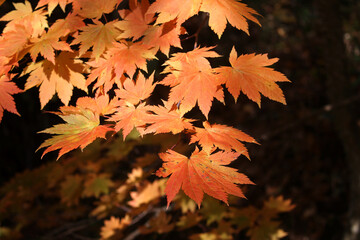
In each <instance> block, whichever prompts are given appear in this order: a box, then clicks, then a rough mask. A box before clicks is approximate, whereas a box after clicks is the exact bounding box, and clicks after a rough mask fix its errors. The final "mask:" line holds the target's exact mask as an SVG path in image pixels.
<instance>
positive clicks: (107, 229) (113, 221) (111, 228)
mask: <svg viewBox="0 0 360 240" xmlns="http://www.w3.org/2000/svg"><path fill="white" fill-rule="evenodd" d="M130 223H131V218H130V216H129V215H126V216H125V217H123V218H122V219H119V218H116V217H114V216H112V217H111V218H110V219H109V220H105V221H104V226H103V227H102V228H101V232H100V235H101V239H109V238H111V237H113V236H114V235H115V234H116V231H117V230H121V229H123V228H125V227H126V226H127V225H129V224H130Z"/></svg>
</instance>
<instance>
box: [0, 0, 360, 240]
mask: <svg viewBox="0 0 360 240" xmlns="http://www.w3.org/2000/svg"><path fill="white" fill-rule="evenodd" d="M245 2H246V3H247V4H249V6H250V7H252V8H254V9H256V10H257V11H258V12H259V13H260V14H261V15H262V17H260V18H259V19H260V22H261V24H262V27H261V28H260V27H258V26H257V25H255V24H252V23H251V24H250V36H247V35H246V34H245V33H243V32H240V31H238V30H235V29H233V28H231V27H229V26H228V28H227V30H226V31H225V33H224V35H223V37H222V38H221V40H220V42H219V41H218V40H217V37H216V35H215V34H214V33H213V32H212V31H211V30H210V29H209V28H208V27H206V26H205V27H202V28H201V30H200V34H199V44H200V45H201V46H212V45H216V44H217V48H216V51H217V52H218V53H220V54H223V55H224V56H228V54H229V53H230V50H231V48H232V46H234V45H235V46H236V49H237V51H238V53H239V54H241V53H253V52H256V53H269V57H278V58H279V59H280V60H279V62H278V63H276V64H275V65H274V68H275V69H276V70H277V71H280V72H282V73H284V74H285V75H286V76H287V77H288V78H289V79H290V80H291V81H292V83H281V84H280V86H281V88H282V89H283V90H284V94H285V96H286V99H287V103H288V104H287V106H284V105H282V104H279V103H276V102H272V101H270V100H268V99H266V98H263V99H262V100H263V101H262V106H261V109H259V108H258V106H257V105H256V104H255V103H253V102H250V101H249V100H248V99H247V98H246V97H245V96H241V97H240V98H239V100H238V102H237V103H234V101H233V99H232V98H231V97H230V96H229V94H227V97H226V103H227V105H226V106H225V107H224V106H223V105H222V104H220V103H215V105H214V109H213V110H212V111H211V112H210V117H209V119H210V121H211V122H212V123H215V122H216V123H220V124H228V125H231V126H234V127H237V128H239V129H241V130H243V131H245V132H246V133H248V134H250V135H251V136H253V137H254V138H255V139H256V140H257V141H258V142H259V143H260V144H261V145H247V146H248V147H249V152H250V156H251V159H252V161H251V162H247V161H241V166H240V168H242V169H244V170H242V169H241V172H244V173H245V174H246V175H248V176H249V177H250V178H251V179H252V180H253V181H254V182H255V183H256V186H255V187H251V188H250V190H249V191H248V193H247V198H248V199H249V201H250V202H254V203H256V202H259V203H260V202H261V201H262V200H263V199H266V198H267V196H270V195H283V196H284V197H285V198H290V199H291V200H292V202H293V203H294V204H295V205H296V208H295V209H294V210H293V211H292V212H290V213H288V214H286V216H285V217H284V218H285V221H284V225H285V227H284V229H285V231H287V232H288V233H289V236H288V238H289V239H295V240H298V239H299V240H306V239H324V240H325V239H326V240H329V239H345V237H344V236H349V238H348V239H360V238H359V235H358V234H351V233H349V231H348V229H349V228H351V226H354V225H353V223H354V221H356V220H360V174H359V172H360V141H359V136H360V135H359V126H360V118H359V116H360V115H359V111H360V108H359V107H358V106H359V102H360V95H359V90H360V74H359V73H360V14H359V13H360V2H359V1H356V0H341V1H340V0H314V1H310V0H267V1H245ZM10 9H12V7H11V4H10V1H7V2H6V3H4V4H3V6H1V16H2V15H4V13H5V12H8V11H9V10H10ZM57 10H58V9H57ZM202 17H203V16H197V17H194V18H192V19H190V20H189V22H188V23H187V24H186V25H185V26H186V27H187V30H188V32H189V34H192V33H193V32H196V31H197V30H198V28H197V27H198V26H199V25H200V24H199V22H201V19H202ZM2 24H4V23H2ZM192 41H193V40H191V39H190V40H188V41H185V42H184V48H185V49H186V48H189V49H190V48H191V47H192V46H193V44H194V42H192ZM214 64H215V65H216V64H218V63H217V62H214ZM24 80H25V79H18V80H16V82H17V84H18V86H19V87H21V88H23V85H24ZM78 94H80V92H79V93H77V92H76V91H75V93H74V96H75V97H76V96H78ZM75 97H74V98H73V100H72V101H74V99H75ZM15 101H16V105H17V108H18V111H19V113H20V114H21V117H18V116H16V115H14V114H10V113H8V112H5V113H4V118H3V120H2V122H1V124H0V156H1V157H0V158H1V160H0V161H1V162H0V163H1V165H0V166H1V167H0V184H3V183H5V182H6V181H8V180H9V179H10V178H11V177H12V176H14V175H15V174H16V173H17V172H21V171H24V170H25V169H33V168H35V167H36V166H39V165H41V164H43V163H45V162H47V161H54V160H55V154H56V153H55V154H48V155H47V156H46V157H44V159H42V160H40V156H41V152H38V153H35V150H36V149H37V147H38V146H39V145H40V144H41V142H42V141H43V140H44V139H45V137H46V136H43V134H37V132H38V131H41V130H43V129H45V128H47V127H49V126H50V125H52V124H54V123H57V122H59V120H58V119H57V118H56V117H53V116H51V115H50V114H47V113H44V112H42V111H40V103H39V100H38V90H37V89H31V90H29V91H27V92H26V93H23V94H18V95H16V96H15ZM57 106H59V103H58V101H57V100H56V97H55V98H54V99H53V100H52V102H51V103H50V104H49V105H47V107H46V108H45V110H50V109H51V110H53V109H55V108H56V107H57Z"/></svg>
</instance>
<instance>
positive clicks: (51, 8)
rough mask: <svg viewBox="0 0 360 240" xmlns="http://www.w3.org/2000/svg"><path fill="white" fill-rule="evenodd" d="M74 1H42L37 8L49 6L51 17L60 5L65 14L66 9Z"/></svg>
mask: <svg viewBox="0 0 360 240" xmlns="http://www.w3.org/2000/svg"><path fill="white" fill-rule="evenodd" d="M72 1H74V0H40V1H39V2H38V4H37V6H36V8H40V7H42V6H45V5H48V11H49V15H51V13H52V12H53V10H54V8H55V7H56V6H57V5H60V7H61V9H62V10H63V12H65V7H66V5H67V4H69V3H71V2H72Z"/></svg>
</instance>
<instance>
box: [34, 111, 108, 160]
mask: <svg viewBox="0 0 360 240" xmlns="http://www.w3.org/2000/svg"><path fill="white" fill-rule="evenodd" d="M60 111H61V112H59V113H56V114H57V115H58V116H60V117H61V118H62V119H63V120H64V121H65V122H66V123H63V124H58V125H55V126H53V127H51V128H48V129H45V130H43V131H41V132H40V133H49V134H56V136H53V137H52V138H49V139H47V140H45V142H43V143H42V144H41V145H40V147H39V148H38V149H37V151H38V150H39V149H41V148H44V147H47V148H46V150H45V151H44V153H43V154H42V157H43V156H44V155H45V154H46V153H48V152H51V151H54V150H57V149H60V151H59V155H58V158H57V159H59V158H60V157H61V156H62V155H64V154H65V153H67V152H69V151H71V150H73V149H76V148H78V147H80V148H81V150H83V149H84V148H85V147H86V146H87V145H89V144H90V143H92V142H93V141H94V140H95V139H96V138H98V137H100V138H105V134H106V133H107V132H108V131H113V129H112V128H110V127H109V126H108V125H100V117H99V115H98V114H97V113H94V112H93V111H91V110H90V109H85V108H82V107H71V106H70V107H68V106H63V107H61V108H60Z"/></svg>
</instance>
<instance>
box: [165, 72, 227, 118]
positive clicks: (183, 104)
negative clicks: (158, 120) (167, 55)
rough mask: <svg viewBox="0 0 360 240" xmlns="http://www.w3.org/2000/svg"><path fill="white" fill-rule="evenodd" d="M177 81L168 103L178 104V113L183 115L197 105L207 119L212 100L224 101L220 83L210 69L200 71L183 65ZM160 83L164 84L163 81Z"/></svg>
mask: <svg viewBox="0 0 360 240" xmlns="http://www.w3.org/2000/svg"><path fill="white" fill-rule="evenodd" d="M178 81H179V82H180V83H179V84H178V85H176V86H174V87H173V88H172V89H171V91H170V94H169V100H168V101H169V102H170V103H180V111H181V112H183V113H186V112H188V111H190V110H191V109H192V108H193V107H195V105H196V103H197V104H198V106H199V108H200V110H201V112H202V113H203V114H204V115H205V117H206V118H207V117H208V114H209V111H210V108H211V105H212V101H213V99H214V98H216V99H218V100H219V101H221V102H222V101H223V99H224V93H223V90H222V87H221V82H220V81H219V79H218V77H217V75H216V74H215V73H214V72H213V71H212V69H204V70H200V69H198V68H197V66H192V65H185V66H183V70H182V71H181V72H180V74H179V76H178ZM161 83H162V84H164V81H163V82H161ZM165 85H167V84H165Z"/></svg>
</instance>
